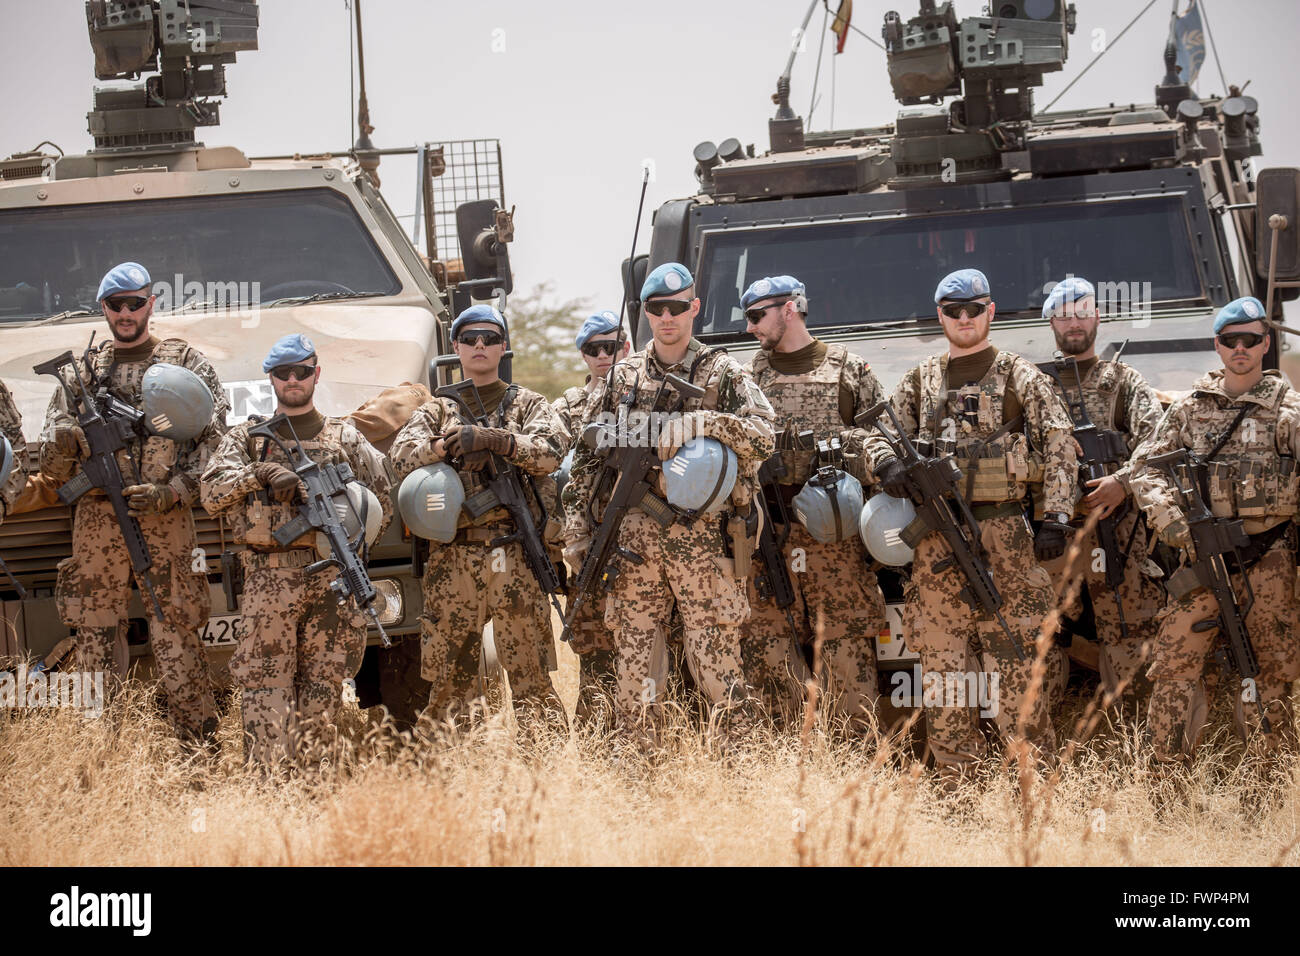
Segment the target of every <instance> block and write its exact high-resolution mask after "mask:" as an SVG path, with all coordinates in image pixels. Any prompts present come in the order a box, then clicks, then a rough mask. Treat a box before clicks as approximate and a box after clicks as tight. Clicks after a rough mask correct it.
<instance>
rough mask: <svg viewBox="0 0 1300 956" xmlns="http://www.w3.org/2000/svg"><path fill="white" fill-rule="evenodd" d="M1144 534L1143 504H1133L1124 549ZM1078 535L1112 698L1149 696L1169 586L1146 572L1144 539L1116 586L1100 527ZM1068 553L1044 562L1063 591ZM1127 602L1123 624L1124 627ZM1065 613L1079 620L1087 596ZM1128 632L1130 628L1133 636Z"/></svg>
mask: <svg viewBox="0 0 1300 956" xmlns="http://www.w3.org/2000/svg"><path fill="white" fill-rule="evenodd" d="M1142 533H1143V532H1142V531H1141V529H1139V528H1138V511H1137V508H1136V507H1132V508H1130V509H1129V513H1128V514H1127V515H1125V516H1124V517H1123V518H1122V519H1120V521H1119V522H1118V524H1117V525H1116V528H1115V537H1116V538H1117V539H1118V543H1119V547H1120V550H1121V552H1123V551H1124V549H1126V548H1129V546H1130V542H1131V541H1132V537H1133V535H1134V534H1138V535H1141V534H1142ZM1078 535H1079V530H1076V531H1075V536H1076V537H1075V538H1072V539H1071V541H1070V547H1073V545H1074V543H1075V541H1079V546H1080V547H1081V548H1082V550H1083V554H1082V556H1081V557H1080V559H1079V566H1080V568H1081V570H1082V573H1081V574H1080V575H1079V577H1081V578H1083V582H1082V584H1083V586H1085V587H1087V589H1088V597H1089V598H1090V599H1091V601H1092V611H1093V617H1094V619H1095V621H1096V626H1097V640H1098V643H1100V645H1101V650H1100V654H1099V655H1098V669H1099V670H1100V672H1101V682H1102V688H1103V690H1104V692H1105V694H1106V696H1107V698H1108V699H1109V698H1114V697H1115V696H1116V695H1117V694H1129V695H1131V696H1134V697H1137V696H1142V697H1145V696H1146V694H1147V693H1148V692H1149V690H1150V687H1149V686H1148V684H1147V681H1146V678H1145V675H1144V673H1143V670H1144V668H1145V666H1146V664H1147V663H1148V662H1149V661H1150V659H1151V649H1152V648H1153V647H1154V646H1155V640H1156V631H1157V629H1158V625H1157V623H1156V619H1155V618H1156V614H1157V613H1159V611H1160V608H1161V607H1162V606H1163V605H1164V589H1163V588H1161V586H1160V583H1159V582H1158V581H1156V580H1155V579H1153V578H1149V577H1147V576H1146V575H1145V574H1143V573H1142V563H1143V557H1142V556H1143V554H1144V553H1145V551H1144V549H1143V548H1142V547H1141V545H1142V544H1143V542H1142V541H1138V542H1137V543H1136V544H1135V545H1133V547H1132V548H1131V549H1130V551H1129V560H1128V561H1127V562H1125V564H1124V579H1123V580H1122V581H1120V583H1119V587H1118V588H1111V587H1109V586H1108V585H1107V584H1106V556H1105V552H1103V551H1102V549H1101V544H1100V542H1099V541H1098V540H1097V532H1096V529H1093V530H1092V531H1091V532H1089V534H1088V536H1087V537H1086V538H1083V539H1079V537H1078ZM1066 551H1067V553H1066V554H1064V555H1062V556H1061V557H1059V558H1056V559H1054V560H1052V561H1048V562H1046V563H1045V564H1044V565H1043V567H1045V568H1047V570H1048V572H1049V573H1050V574H1051V575H1052V586H1053V587H1054V588H1055V589H1056V590H1057V591H1058V592H1060V591H1062V578H1063V577H1064V575H1065V562H1066V558H1067V557H1068V556H1069V554H1068V552H1069V548H1067V549H1066ZM1117 602H1118V603H1117ZM1121 605H1122V607H1123V610H1122V614H1123V627H1121V626H1120V621H1121V616H1120V615H1121V608H1120V606H1121ZM1061 613H1062V614H1064V615H1065V616H1066V617H1068V618H1070V619H1072V620H1076V621H1077V620H1078V619H1079V618H1080V617H1081V616H1082V614H1083V596H1082V594H1081V593H1079V594H1076V595H1075V597H1074V600H1073V601H1070V602H1067V603H1066V604H1064V605H1062V607H1061ZM1125 631H1127V632H1128V634H1127V636H1125V633H1124V632H1125Z"/></svg>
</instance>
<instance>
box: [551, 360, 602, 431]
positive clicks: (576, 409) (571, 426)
mask: <svg viewBox="0 0 1300 956" xmlns="http://www.w3.org/2000/svg"><path fill="white" fill-rule="evenodd" d="M587 383H588V384H587V385H574V386H572V387H571V388H566V389H565V390H564V394H563V395H561V396H560V397H559V398H557V399H556V400H555V401H554V402H552V403H551V408H552V409H553V410H554V411H555V414H556V415H557V416H559V419H560V424H561V425H563V426H564V431H565V433H566V434H568V436H569V447H570V448H572V447H573V443H574V442H576V441H577V440H578V439H579V438H581V437H582V436H581V435H580V434H579V432H580V431H581V430H582V423H583V421H584V417H585V415H586V411H587V402H589V401H590V400H591V393H592V391H593V390H594V388H595V386H592V385H591V384H590V383H591V377H590V376H588V377H587Z"/></svg>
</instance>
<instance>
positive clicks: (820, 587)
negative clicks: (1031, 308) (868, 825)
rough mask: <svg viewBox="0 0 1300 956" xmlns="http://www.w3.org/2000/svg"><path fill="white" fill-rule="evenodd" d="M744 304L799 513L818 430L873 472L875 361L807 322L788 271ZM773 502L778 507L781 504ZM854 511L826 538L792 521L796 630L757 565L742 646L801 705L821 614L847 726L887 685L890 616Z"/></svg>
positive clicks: (758, 286) (857, 466)
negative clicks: (866, 419)
mask: <svg viewBox="0 0 1300 956" xmlns="http://www.w3.org/2000/svg"><path fill="white" fill-rule="evenodd" d="M740 305H741V308H742V309H744V310H745V319H746V322H747V327H748V329H749V331H750V332H751V333H752V334H753V335H754V337H755V338H757V339H758V344H759V346H760V348H759V351H758V352H756V353H755V355H754V358H753V360H752V362H751V363H750V374H751V375H753V377H754V381H755V383H756V384H757V385H758V386H759V388H761V389H762V390H763V394H764V395H766V396H767V398H768V400H769V401H770V402H771V403H772V407H773V409H774V410H775V412H776V427H777V428H778V429H779V431H778V435H777V441H776V448H777V454H778V455H780V456H781V458H782V461H783V463H784V465H785V470H786V476H785V478H784V479H782V480H781V483H780V484H779V485H777V486H776V489H777V491H778V493H779V494H780V495H782V497H783V498H784V499H785V504H786V513H787V514H793V513H794V512H793V509H792V507H791V505H790V503H791V501H792V499H793V498H794V495H795V493H797V492H798V491H799V489H800V488H801V487H802V486H803V484H804V482H805V481H807V480H808V478H809V477H810V476H811V475H812V473H813V472H814V471H815V470H816V467H817V454H816V451H815V450H814V449H815V448H816V444H815V443H816V441H818V440H819V439H826V438H838V439H839V440H840V444H841V447H842V449H843V453H844V460H845V465H846V468H847V469H848V470H849V471H850V473H851V474H852V475H853V477H855V478H856V479H858V480H859V481H861V482H863V483H864V484H865V483H867V482H869V481H870V475H869V474H868V473H867V471H866V468H865V461H866V459H865V458H864V457H863V455H862V449H863V443H864V440H865V438H866V435H867V432H866V429H864V428H858V427H855V426H854V424H853V421H854V418H855V417H856V416H857V415H860V414H861V413H862V412H864V411H866V410H867V409H868V408H870V407H871V406H872V405H875V404H876V403H877V402H880V401H882V400H883V399H884V397H885V395H884V391H883V389H881V387H880V382H878V381H877V380H876V376H875V374H874V373H873V372H872V371H871V369H870V368H869V367H868V365H867V363H866V362H865V361H863V360H862V359H861V358H860V357H859V356H857V355H854V354H852V353H851V352H849V351H848V350H847V349H846V348H844V346H842V345H831V346H827V345H826V343H824V342H822V341H820V340H818V339H815V338H813V337H812V336H811V335H810V334H809V333H808V329H807V327H806V325H805V322H806V319H807V311H808V299H807V296H806V291H805V288H804V285H803V283H802V282H799V281H798V280H797V279H795V278H793V277H791V276H775V277H771V278H766V279H759V280H758V281H756V282H754V283H753V284H752V285H750V287H749V288H748V289H746V290H745V293H744V295H742V296H741V299H740ZM808 431H812V432H813V433H814V434H813V436H812V438H811V439H809V440H808V442H807V443H805V442H801V441H800V439H799V437H798V436H799V435H800V434H801V433H806V432H808ZM805 437H806V436H805ZM771 511H772V514H773V515H774V516H776V515H777V514H778V513H779V510H778V509H777V508H775V507H773V508H772V509H771ZM856 519H857V515H854V516H853V522H852V526H851V527H850V528H849V533H848V537H846V538H845V539H844V540H843V541H836V542H832V543H829V544H822V543H820V542H818V541H817V540H816V539H815V538H814V537H813V536H812V535H811V534H809V533H808V531H807V529H806V528H804V526H803V525H802V524H801V523H799V522H798V521H795V522H793V523H792V525H791V527H790V528H789V536H788V538H787V540H786V544H785V552H784V553H785V558H786V562H787V565H788V567H789V568H790V572H791V573H790V578H791V582H792V583H793V584H794V588H795V595H796V597H795V604H794V606H793V608H792V610H793V611H794V615H793V616H794V618H795V625H796V628H797V629H798V635H797V642H796V637H795V635H792V634H791V632H790V627H789V623H788V621H787V620H786V616H785V613H784V612H782V610H781V609H780V608H778V607H777V606H776V605H775V604H774V603H773V602H772V601H771V600H765V599H763V598H760V597H759V594H758V592H757V590H756V589H755V585H754V581H755V577H754V576H753V575H751V577H750V583H749V605H750V617H749V620H748V621H747V622H746V623H745V625H744V628H743V632H742V634H743V636H742V638H741V654H742V657H743V659H744V664H745V675H746V677H747V678H748V680H749V683H750V685H751V686H752V687H754V688H755V690H758V691H760V692H762V693H764V694H765V695H766V696H768V697H769V698H770V700H769V706H770V707H771V706H772V705H775V708H774V709H781V710H785V711H786V712H787V713H794V714H799V713H801V710H802V700H803V691H804V680H806V678H807V675H808V668H807V666H806V660H807V659H808V657H807V655H808V653H809V651H810V648H811V645H812V642H813V640H814V634H813V628H815V627H816V625H817V621H818V616H819V614H820V619H821V622H822V627H823V631H822V636H823V643H822V650H821V659H822V667H823V672H824V674H825V675H827V677H828V678H829V683H830V684H831V687H832V692H833V693H834V694H835V695H836V697H837V698H838V700H837V702H836V709H837V710H838V711H839V712H841V713H843V714H845V715H847V717H848V718H849V721H850V726H851V727H855V728H861V727H862V726H864V725H865V723H866V722H867V717H868V715H869V714H870V713H872V711H873V710H874V708H875V702H876V698H877V697H878V696H879V684H878V682H877V677H876V651H875V645H874V636H875V634H876V633H877V632H878V631H879V630H880V627H881V625H883V624H884V621H885V599H884V596H883V595H882V594H881V592H880V586H879V585H878V584H877V583H876V576H875V575H874V574H872V573H871V572H870V571H869V570H868V561H867V555H866V549H865V548H864V547H863V544H862V539H861V538H859V537H858V534H857V521H856ZM796 551H797V552H798V554H799V558H800V559H799V560H796V559H795V553H796ZM756 560H757V559H756Z"/></svg>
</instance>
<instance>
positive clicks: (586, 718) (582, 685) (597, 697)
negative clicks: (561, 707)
mask: <svg viewBox="0 0 1300 956" xmlns="http://www.w3.org/2000/svg"><path fill="white" fill-rule="evenodd" d="M573 599H574V588H573V587H572V586H571V587H570V588H569V591H568V601H569V603H568V604H566V605H565V607H566V608H567V607H569V606H571V605H572V602H573ZM605 601H606V598H605V593H604V592H603V591H601V590H599V589H597V590H595V591H593V592H592V593H591V594H589V595H588V596H587V601H586V603H584V604H583V606H582V610H580V611H579V612H578V618H577V620H576V621H574V622H573V633H572V635H571V637H570V641H569V647H570V649H571V650H572V651H573V653H575V654H577V655H578V703H577V707H576V709H575V710H574V713H573V719H574V721H575V722H577V723H579V724H584V725H594V724H598V723H602V722H603V723H604V724H606V725H608V724H610V723H611V722H612V719H613V701H614V694H615V690H616V688H617V686H618V668H617V665H616V655H615V653H614V635H613V634H612V633H611V632H610V629H609V628H608V627H607V626H606V625H605Z"/></svg>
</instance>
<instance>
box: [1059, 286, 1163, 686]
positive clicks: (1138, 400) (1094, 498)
mask: <svg viewBox="0 0 1300 956" xmlns="http://www.w3.org/2000/svg"><path fill="white" fill-rule="evenodd" d="M1043 318H1045V319H1050V320H1051V323H1052V333H1053V334H1054V335H1055V336H1056V347H1057V348H1058V349H1060V351H1061V352H1062V353H1063V354H1064V355H1065V356H1067V357H1073V358H1074V360H1075V362H1077V363H1078V374H1079V375H1080V376H1082V378H1083V399H1084V407H1085V409H1086V411H1087V415H1088V420H1089V421H1090V422H1091V423H1092V424H1093V425H1094V426H1095V427H1096V428H1097V429H1098V430H1099V431H1107V430H1110V431H1116V432H1119V433H1120V434H1121V435H1122V436H1123V440H1124V443H1125V444H1126V446H1127V448H1128V451H1129V453H1130V454H1131V453H1132V451H1133V450H1134V449H1135V448H1137V446H1138V445H1139V444H1141V443H1142V442H1143V441H1145V440H1146V439H1147V438H1149V437H1150V436H1151V434H1152V433H1153V432H1154V431H1155V427H1156V422H1157V421H1159V419H1160V400H1159V399H1158V398H1157V397H1156V393H1155V390H1154V389H1153V388H1152V387H1151V386H1150V385H1148V384H1147V382H1146V379H1144V378H1143V377H1142V373H1141V372H1139V371H1138V370H1137V369H1135V368H1133V367H1132V366H1130V365H1125V364H1123V363H1122V362H1115V361H1102V360H1099V359H1098V358H1097V349H1096V343H1097V326H1098V323H1099V321H1100V317H1099V315H1098V312H1097V297H1096V292H1095V290H1094V289H1093V287H1092V284H1091V283H1089V282H1088V281H1087V280H1086V279H1080V278H1077V277H1073V276H1072V277H1070V278H1067V279H1065V280H1064V281H1062V282H1059V283H1057V285H1056V286H1055V288H1053V289H1052V291H1051V293H1050V294H1049V295H1048V297H1047V299H1046V300H1045V301H1044V302H1043ZM1039 368H1041V369H1043V370H1044V371H1045V372H1047V373H1048V375H1049V377H1051V378H1052V379H1053V381H1054V382H1055V383H1056V385H1057V388H1058V390H1059V391H1060V393H1061V396H1062V398H1063V399H1065V401H1066V403H1067V405H1068V403H1069V402H1071V401H1074V400H1075V399H1076V397H1077V396H1078V394H1079V384H1078V379H1077V378H1076V376H1075V371H1074V365H1073V364H1068V365H1066V366H1065V367H1064V368H1063V369H1062V370H1061V371H1060V373H1059V378H1057V374H1058V373H1057V371H1056V369H1055V366H1054V365H1052V364H1051V363H1045V364H1043V365H1040V366H1039ZM1131 474H1132V472H1131V468H1130V465H1129V463H1127V462H1126V463H1124V464H1123V465H1120V466H1119V467H1117V468H1115V470H1114V471H1113V472H1112V473H1111V474H1109V475H1107V476H1106V477H1105V478H1101V479H1093V480H1092V481H1091V482H1090V483H1089V487H1088V488H1080V489H1079V491H1080V493H1081V494H1083V495H1084V497H1083V498H1081V499H1080V502H1079V504H1078V505H1077V506H1076V511H1075V514H1074V520H1073V521H1072V522H1071V524H1072V525H1074V526H1075V527H1076V528H1077V527H1081V526H1082V525H1083V523H1084V521H1085V519H1086V517H1087V514H1088V512H1089V511H1090V510H1092V509H1100V511H1101V517H1102V518H1106V517H1108V516H1109V515H1111V514H1112V513H1113V512H1114V511H1116V510H1117V509H1119V508H1121V507H1122V506H1123V504H1124V502H1125V500H1126V499H1127V498H1128V496H1129V494H1130V492H1131V489H1130V486H1129V479H1130V476H1131ZM1037 504H1038V505H1039V508H1040V513H1041V501H1038V502H1037ZM1139 516H1140V513H1139V511H1138V509H1137V507H1136V506H1135V507H1133V508H1131V509H1130V510H1129V511H1128V512H1127V513H1126V514H1125V515H1124V516H1123V517H1122V518H1121V519H1120V520H1119V521H1118V522H1117V523H1116V526H1115V537H1116V539H1117V544H1118V547H1119V549H1120V551H1121V554H1120V558H1121V560H1124V556H1125V555H1127V560H1124V569H1123V570H1124V579H1123V581H1121V582H1120V584H1119V586H1118V587H1117V588H1115V589H1113V590H1112V589H1111V588H1109V587H1108V586H1107V584H1106V567H1105V564H1104V560H1105V558H1104V556H1102V560H1100V561H1099V560H1095V559H1094V557H1093V556H1094V555H1096V554H1098V552H1097V549H1098V548H1099V543H1098V539H1097V532H1096V531H1095V530H1094V531H1092V532H1091V533H1090V534H1089V535H1088V537H1087V538H1086V539H1084V540H1083V541H1082V542H1080V547H1081V548H1082V554H1083V559H1082V565H1081V566H1082V574H1081V575H1080V576H1081V577H1082V578H1083V579H1084V580H1083V585H1084V586H1086V587H1087V589H1088V595H1089V598H1090V599H1091V601H1092V608H1093V616H1094V619H1095V620H1096V627H1097V638H1098V640H1099V641H1100V642H1101V654H1100V669H1101V679H1102V686H1103V688H1104V689H1105V691H1106V694H1107V695H1108V699H1111V700H1113V699H1114V697H1115V696H1116V695H1118V694H1122V693H1124V692H1125V691H1127V692H1128V693H1130V694H1132V693H1134V692H1135V691H1138V690H1144V689H1145V677H1144V675H1143V674H1142V673H1141V671H1142V666H1143V664H1144V662H1145V661H1146V660H1147V659H1148V655H1149V653H1150V649H1151V647H1152V646H1154V644H1155V633H1156V624H1155V615H1156V612H1158V611H1159V610H1160V608H1161V606H1162V605H1163V604H1164V594H1163V590H1162V589H1161V587H1160V585H1159V584H1158V583H1157V581H1156V580H1155V579H1154V578H1151V577H1148V576H1147V575H1145V574H1143V573H1142V565H1143V563H1144V557H1145V555H1146V553H1147V551H1148V550H1149V549H1148V548H1147V547H1146V541H1145V538H1146V527H1145V525H1144V524H1141V523H1140V522H1139V520H1138V518H1139ZM1135 536H1136V539H1135ZM1045 567H1046V568H1047V570H1048V571H1049V572H1050V573H1051V575H1052V581H1053V584H1054V586H1055V587H1056V589H1057V591H1058V592H1060V591H1062V582H1061V578H1062V576H1063V575H1064V574H1065V557H1064V556H1062V557H1060V558H1057V559H1055V560H1053V561H1049V562H1047V563H1046V565H1045ZM1117 601H1118V602H1120V603H1119V604H1117V603H1116V602H1117ZM1081 611H1082V597H1081V596H1080V597H1078V598H1076V599H1075V600H1074V601H1073V602H1072V603H1071V604H1070V605H1067V606H1065V607H1063V608H1062V613H1063V614H1064V615H1065V616H1066V617H1068V618H1070V619H1071V620H1078V618H1079V617H1080V615H1081ZM1121 625H1122V626H1121ZM1126 632H1127V633H1126Z"/></svg>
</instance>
